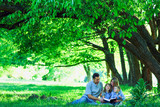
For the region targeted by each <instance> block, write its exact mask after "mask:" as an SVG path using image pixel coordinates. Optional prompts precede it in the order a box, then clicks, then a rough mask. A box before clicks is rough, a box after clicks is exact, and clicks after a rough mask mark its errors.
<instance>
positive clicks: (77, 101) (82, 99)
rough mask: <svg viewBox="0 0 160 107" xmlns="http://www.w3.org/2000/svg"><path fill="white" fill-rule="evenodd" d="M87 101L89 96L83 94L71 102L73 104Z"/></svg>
mask: <svg viewBox="0 0 160 107" xmlns="http://www.w3.org/2000/svg"><path fill="white" fill-rule="evenodd" d="M85 102H87V98H86V97H85V96H82V97H81V98H80V99H78V100H74V101H73V102H71V104H80V103H85Z"/></svg>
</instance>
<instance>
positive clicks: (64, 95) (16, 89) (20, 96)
mask: <svg viewBox="0 0 160 107" xmlns="http://www.w3.org/2000/svg"><path fill="white" fill-rule="evenodd" d="M121 88H122V90H123V93H124V95H125V96H126V100H125V101H124V104H126V102H127V101H128V100H129V99H131V94H130V93H129V91H130V90H131V89H132V87H129V86H127V85H123V86H121ZM84 92H85V86H84V85H83V86H61V84H56V85H51V84H50V85H44V84H43V85H36V84H20V83H0V107H10V106H12V107H17V106H18V107H37V106H40V107H50V106H66V103H68V102H71V101H73V100H76V99H79V98H80V97H81V96H82V95H83V94H84ZM32 94H37V95H38V96H42V95H45V96H47V97H51V96H52V97H57V99H56V100H47V99H45V100H42V99H32V100H29V99H28V98H29V96H31V95H32ZM157 101H158V100H157ZM71 106H73V107H75V106H77V107H80V106H87V107H88V106H91V107H92V106H93V105H83V104H82V105H71ZM99 106H102V105H99ZM104 106H106V105H104Z"/></svg>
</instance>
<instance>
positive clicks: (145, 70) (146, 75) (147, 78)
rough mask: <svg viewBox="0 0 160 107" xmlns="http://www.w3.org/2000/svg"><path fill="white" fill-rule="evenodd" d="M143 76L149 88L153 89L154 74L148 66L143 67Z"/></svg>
mask: <svg viewBox="0 0 160 107" xmlns="http://www.w3.org/2000/svg"><path fill="white" fill-rule="evenodd" d="M142 78H143V80H144V81H145V82H146V84H147V87H146V88H147V89H148V90H152V74H151V72H150V70H149V69H148V68H147V67H143V70H142Z"/></svg>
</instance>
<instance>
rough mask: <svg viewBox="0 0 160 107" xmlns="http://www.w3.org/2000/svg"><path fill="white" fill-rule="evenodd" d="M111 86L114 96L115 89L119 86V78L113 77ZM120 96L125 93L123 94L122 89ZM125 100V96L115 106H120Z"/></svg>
mask: <svg viewBox="0 0 160 107" xmlns="http://www.w3.org/2000/svg"><path fill="white" fill-rule="evenodd" d="M111 86H112V94H113V93H114V87H117V86H119V81H118V78H117V77H113V78H112V79H111ZM119 94H123V92H122V90H121V89H120V91H119ZM123 100H125V96H124V98H123V99H120V100H116V101H115V103H114V104H113V105H115V104H120V102H121V101H123Z"/></svg>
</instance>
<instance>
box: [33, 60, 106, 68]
mask: <svg viewBox="0 0 160 107" xmlns="http://www.w3.org/2000/svg"><path fill="white" fill-rule="evenodd" d="M105 60H106V59H99V60H90V61H81V62H78V63H75V64H70V65H56V66H53V67H72V66H76V65H79V64H83V63H87V62H101V61H105ZM52 64H54V63H46V64H35V65H39V66H50V65H52Z"/></svg>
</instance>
